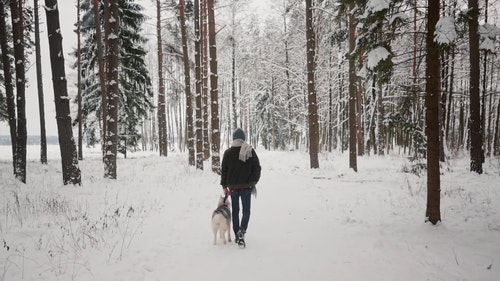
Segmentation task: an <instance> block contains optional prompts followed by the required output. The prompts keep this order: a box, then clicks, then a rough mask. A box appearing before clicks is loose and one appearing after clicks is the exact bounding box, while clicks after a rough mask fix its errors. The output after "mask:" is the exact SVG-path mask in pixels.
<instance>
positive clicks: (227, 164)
mask: <svg viewBox="0 0 500 281" xmlns="http://www.w3.org/2000/svg"><path fill="white" fill-rule="evenodd" d="M221 166H222V167H221V180H220V184H221V186H222V188H223V191H224V194H225V195H226V196H228V195H231V207H232V215H233V231H234V236H235V237H236V238H235V242H236V243H238V245H240V246H243V247H244V246H245V233H246V231H247V228H248V222H249V220H250V205H251V194H252V193H253V194H254V195H255V194H256V193H257V189H256V187H255V185H256V184H257V182H258V181H259V179H260V170H261V167H260V162H259V157H257V153H256V152H255V150H254V149H253V148H252V146H251V145H250V144H248V143H246V142H245V132H244V131H243V130H242V129H240V128H237V129H236V130H234V132H233V142H232V143H231V147H230V148H228V149H227V150H226V151H224V156H223V157H222V165H221ZM240 199H241V207H242V217H241V223H240Z"/></svg>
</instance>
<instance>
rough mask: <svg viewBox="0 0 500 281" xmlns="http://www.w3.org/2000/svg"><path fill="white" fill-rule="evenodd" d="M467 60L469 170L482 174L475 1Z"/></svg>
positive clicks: (471, 7) (471, 5)
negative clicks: (468, 63)
mask: <svg viewBox="0 0 500 281" xmlns="http://www.w3.org/2000/svg"><path fill="white" fill-rule="evenodd" d="M468 6H469V49H470V50H469V51H470V52H469V58H470V82H469V87H470V138H471V142H470V144H471V148H470V158H471V159H470V170H471V171H473V172H476V173H478V174H481V173H483V161H484V151H483V133H482V131H483V124H482V122H481V101H480V95H479V76H480V67H479V33H478V26H479V23H478V17H479V8H478V1H477V0H469V1H468Z"/></svg>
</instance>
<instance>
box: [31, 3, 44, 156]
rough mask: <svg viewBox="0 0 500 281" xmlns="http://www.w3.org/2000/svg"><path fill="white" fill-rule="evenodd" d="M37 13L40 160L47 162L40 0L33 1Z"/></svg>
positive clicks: (36, 53) (36, 55) (36, 47)
mask: <svg viewBox="0 0 500 281" xmlns="http://www.w3.org/2000/svg"><path fill="white" fill-rule="evenodd" d="M33 6H34V14H35V57H36V82H37V89H38V113H39V116H40V162H41V163H42V164H47V134H46V130H45V105H44V104H45V103H44V99H43V79H42V56H41V53H40V19H39V14H38V0H35V1H34V3H33Z"/></svg>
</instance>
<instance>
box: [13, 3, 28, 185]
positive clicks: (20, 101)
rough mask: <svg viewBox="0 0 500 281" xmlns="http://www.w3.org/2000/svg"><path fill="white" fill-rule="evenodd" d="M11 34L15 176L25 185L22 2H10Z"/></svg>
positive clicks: (24, 80)
mask: <svg viewBox="0 0 500 281" xmlns="http://www.w3.org/2000/svg"><path fill="white" fill-rule="evenodd" d="M10 12H11V19H12V32H13V40H14V61H15V66H16V93H17V97H16V102H17V127H16V128H17V132H16V156H17V157H16V163H15V175H16V178H17V179H19V180H20V181H21V182H23V183H26V139H27V137H28V136H27V131H26V97H25V95H26V88H25V87H26V77H25V75H26V73H25V67H24V64H25V57H24V45H23V42H24V34H23V23H24V20H23V14H22V2H21V1H17V0H12V1H11V2H10Z"/></svg>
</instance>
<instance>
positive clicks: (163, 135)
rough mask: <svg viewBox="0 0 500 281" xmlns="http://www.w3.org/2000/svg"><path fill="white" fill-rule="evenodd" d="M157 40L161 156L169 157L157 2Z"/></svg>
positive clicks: (159, 8) (159, 14)
mask: <svg viewBox="0 0 500 281" xmlns="http://www.w3.org/2000/svg"><path fill="white" fill-rule="evenodd" d="M156 38H157V46H158V47H157V48H158V138H159V142H160V145H159V150H160V156H167V155H168V140H167V114H166V101H165V81H164V80H163V41H162V40H163V39H162V34H161V5H160V0H156Z"/></svg>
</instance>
